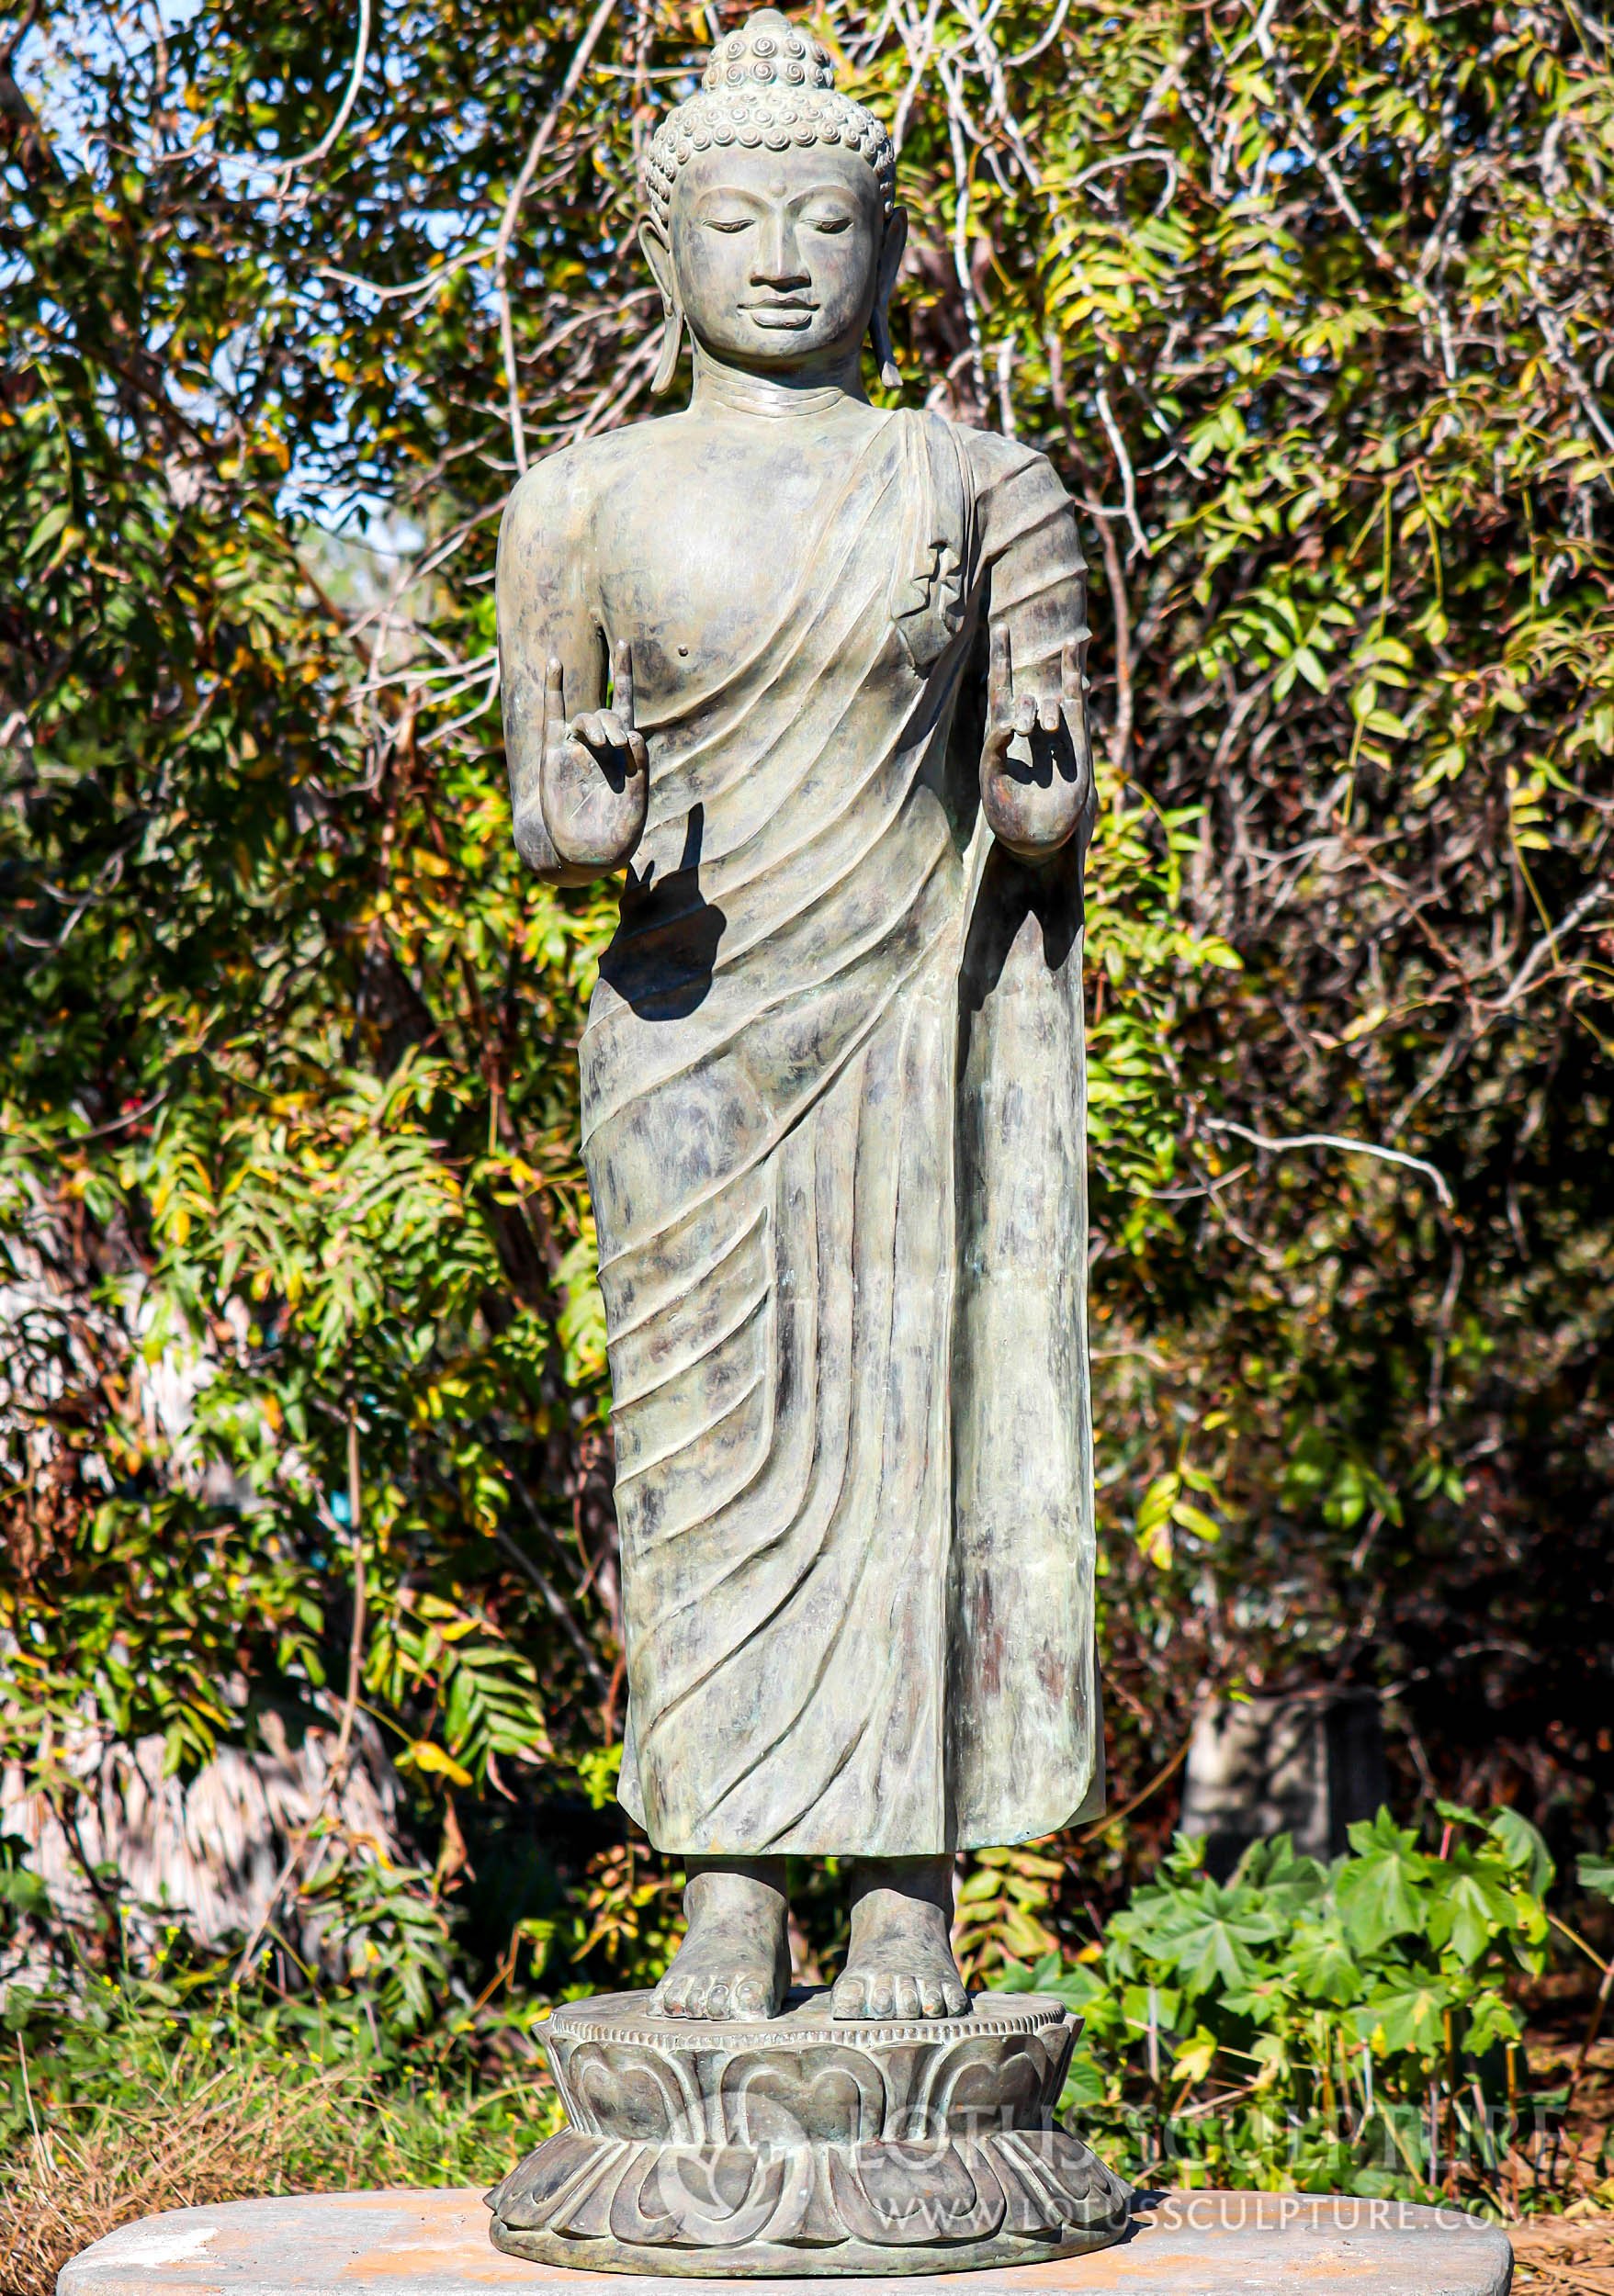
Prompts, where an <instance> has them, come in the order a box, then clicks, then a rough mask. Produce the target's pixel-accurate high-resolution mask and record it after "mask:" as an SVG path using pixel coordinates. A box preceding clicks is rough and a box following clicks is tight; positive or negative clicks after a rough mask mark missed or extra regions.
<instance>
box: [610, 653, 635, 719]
mask: <svg viewBox="0 0 1614 2296" xmlns="http://www.w3.org/2000/svg"><path fill="white" fill-rule="evenodd" d="M611 706H612V708H613V709H614V710H615V713H616V715H617V716H618V717H619V718H620V719H621V721H622V723H623V725H624V726H627V727H631V726H632V725H633V648H632V647H631V646H630V645H629V644H628V642H627V640H626V638H622V639H621V640H619V642H618V643H617V644H616V645H615V646H614V647H612V648H611Z"/></svg>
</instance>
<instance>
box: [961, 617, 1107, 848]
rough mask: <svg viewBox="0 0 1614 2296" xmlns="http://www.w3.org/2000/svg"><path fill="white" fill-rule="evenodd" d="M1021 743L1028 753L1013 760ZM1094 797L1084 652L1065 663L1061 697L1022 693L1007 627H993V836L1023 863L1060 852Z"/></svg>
mask: <svg viewBox="0 0 1614 2296" xmlns="http://www.w3.org/2000/svg"><path fill="white" fill-rule="evenodd" d="M1016 742H1020V743H1021V744H1022V746H1023V750H1024V752H1025V753H1026V754H1022V755H1021V756H1020V757H1015V756H1013V755H1011V754H1010V752H1011V750H1012V748H1013V745H1014V744H1015V743H1016ZM1092 796H1093V760H1092V751H1091V749H1090V748H1089V743H1088V735H1087V718H1086V714H1085V712H1084V710H1083V707H1082V674H1081V647H1080V644H1079V642H1078V641H1077V640H1076V639H1072V640H1071V641H1070V642H1069V643H1068V644H1067V646H1066V647H1064V648H1063V649H1062V651H1061V653H1060V657H1059V692H1057V693H1048V692H1043V693H1038V692H1033V691H1032V690H1031V688H1030V687H1029V686H1028V687H1027V688H1026V690H1025V691H1023V692H1020V693H1016V692H1015V690H1014V664H1013V662H1012V660H1011V659H1010V637H1009V629H1008V625H1007V624H1006V623H998V624H995V625H994V626H993V629H992V634H991V639H990V645H989V651H988V670H987V729H986V734H985V737H984V738H983V740H982V743H981V804H982V805H983V806H984V807H985V808H986V815H987V822H988V827H989V828H990V829H991V832H992V834H993V836H994V837H995V838H998V839H999V842H1000V843H1002V844H1004V845H1006V846H1007V847H1008V848H1009V850H1010V852H1011V853H1018V854H1019V855H1020V856H1021V859H1022V860H1028V861H1029V860H1035V859H1038V858H1041V857H1045V856H1046V855H1047V854H1048V853H1050V852H1052V851H1055V850H1057V849H1058V848H1059V847H1060V846H1061V845H1062V844H1063V843H1064V841H1065V839H1066V838H1068V837H1070V836H1071V835H1072V834H1073V833H1074V832H1076V831H1077V829H1078V827H1080V826H1081V825H1082V824H1083V822H1084V819H1085V816H1087V814H1088V812H1089V808H1090V806H1091V804H1092Z"/></svg>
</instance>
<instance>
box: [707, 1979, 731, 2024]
mask: <svg viewBox="0 0 1614 2296" xmlns="http://www.w3.org/2000/svg"><path fill="white" fill-rule="evenodd" d="M728 1994H729V1984H728V1978H727V1977H714V1978H713V1979H712V1982H711V1984H710V1985H709V1986H707V1987H706V2006H705V2010H704V2011H703V2014H704V2015H705V2016H707V2017H727V2016H728Z"/></svg>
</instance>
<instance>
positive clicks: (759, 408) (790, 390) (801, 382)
mask: <svg viewBox="0 0 1614 2296" xmlns="http://www.w3.org/2000/svg"><path fill="white" fill-rule="evenodd" d="M860 366H861V360H860V359H859V357H858V356H857V355H856V354H855V353H854V354H853V355H852V357H851V358H849V359H844V360H841V361H838V362H836V363H834V364H833V365H826V366H818V365H817V364H815V365H814V366H811V367H810V368H807V369H803V370H800V371H797V372H796V373H792V374H779V373H774V374H769V375H759V374H756V373H753V372H752V371H751V369H750V368H749V367H743V366H725V364H724V363H723V362H722V360H720V359H716V358H714V357H713V356H712V355H711V353H710V352H709V351H706V350H704V349H703V348H702V347H701V345H700V344H699V343H696V345H695V346H694V391H693V393H692V394H691V397H690V402H689V403H690V408H691V411H693V412H694V413H696V414H708V415H721V414H750V415H760V416H762V417H763V418H764V420H773V421H775V422H778V421H786V422H787V421H790V420H792V419H794V418H797V417H800V416H802V415H818V416H822V415H824V414H827V413H830V412H832V411H834V410H835V409H836V408H838V407H842V406H845V405H847V404H848V403H851V404H852V405H856V406H865V407H866V406H867V404H868V400H867V399H866V397H865V396H864V393H863V380H862V377H861V374H860V371H859V370H860Z"/></svg>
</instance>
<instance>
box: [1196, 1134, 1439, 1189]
mask: <svg viewBox="0 0 1614 2296" xmlns="http://www.w3.org/2000/svg"><path fill="white" fill-rule="evenodd" d="M1200 1121H1201V1122H1202V1124H1203V1126H1204V1128H1205V1130H1206V1131H1208V1132H1236V1133H1237V1135H1238V1137H1239V1139H1240V1140H1247V1141H1248V1142H1250V1144H1251V1146H1252V1147H1255V1148H1266V1149H1269V1150H1270V1151H1271V1153H1272V1154H1275V1155H1281V1154H1284V1153H1285V1152H1286V1151H1287V1150H1289V1149H1291V1148H1338V1149H1341V1150H1343V1151H1344V1153H1345V1154H1347V1155H1349V1156H1379V1157H1382V1158H1383V1161H1384V1162H1385V1163H1386V1164H1404V1165H1407V1166H1408V1168H1409V1169H1410V1170H1412V1171H1414V1172H1421V1173H1423V1174H1424V1175H1425V1176H1426V1177H1427V1178H1428V1179H1431V1180H1433V1182H1434V1183H1435V1193H1436V1195H1437V1196H1438V1197H1439V1199H1440V1201H1441V1202H1442V1204H1444V1205H1445V1207H1446V1209H1447V1210H1448V1211H1450V1210H1454V1205H1453V1202H1452V1197H1451V1190H1450V1187H1447V1185H1446V1180H1445V1176H1444V1175H1443V1174H1441V1173H1439V1172H1438V1171H1437V1170H1436V1169H1435V1166H1434V1165H1432V1164H1428V1163H1426V1161H1425V1160H1424V1158H1423V1157H1422V1156H1409V1155H1408V1154H1406V1152H1405V1149H1403V1148H1383V1147H1381V1146H1380V1144H1379V1142H1377V1141H1374V1140H1345V1139H1342V1138H1341V1137H1340V1135H1339V1134H1338V1133H1337V1132H1296V1133H1295V1135H1294V1137H1293V1138H1292V1140H1270V1139H1269V1138H1268V1136H1267V1134H1266V1133H1265V1132H1252V1131H1250V1129H1249V1126H1248V1125H1247V1124H1235V1123H1234V1122H1233V1120H1232V1119H1231V1118H1229V1117H1225V1116H1205V1117H1202V1118H1201V1120H1200Z"/></svg>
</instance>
